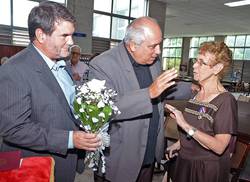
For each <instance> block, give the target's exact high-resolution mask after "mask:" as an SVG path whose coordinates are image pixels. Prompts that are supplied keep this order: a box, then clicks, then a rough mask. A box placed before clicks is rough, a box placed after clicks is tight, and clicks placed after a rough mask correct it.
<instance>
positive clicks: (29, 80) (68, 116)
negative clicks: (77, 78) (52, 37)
mask: <svg viewBox="0 0 250 182" xmlns="http://www.w3.org/2000/svg"><path fill="white" fill-rule="evenodd" d="M0 83H1V88H0V121H1V122H0V136H2V137H3V144H2V146H1V150H2V151H8V150H21V151H22V156H23V157H26V156H37V155H38V156H41V155H50V156H52V157H53V158H54V159H55V175H56V181H59V182H62V181H65V182H66V181H67V182H72V181H74V176H75V170H76V164H77V151H76V150H73V149H72V150H68V149H67V147H68V137H69V130H77V127H76V125H75V123H74V117H73V115H72V112H71V110H70V107H69V105H68V103H67V100H66V98H65V96H64V93H63V91H62V89H61V88H60V86H59V84H58V82H57V80H56V79H55V77H54V75H53V73H52V72H51V71H50V69H49V67H48V66H47V64H46V62H45V61H44V60H43V58H42V57H41V56H40V54H39V53H38V52H37V50H36V49H35V48H34V47H33V45H29V46H28V47H27V48H26V49H24V50H22V51H21V52H19V53H18V54H17V55H15V56H13V57H12V58H11V59H10V62H9V63H8V64H6V65H5V66H1V68H0Z"/></svg>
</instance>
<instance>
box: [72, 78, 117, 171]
mask: <svg viewBox="0 0 250 182" xmlns="http://www.w3.org/2000/svg"><path fill="white" fill-rule="evenodd" d="M76 92H77V93H76V98H75V100H74V111H75V116H76V118H77V119H79V120H80V121H81V122H82V125H81V126H80V127H81V128H83V129H84V130H85V131H87V132H92V133H98V135H99V136H100V138H101V141H102V145H101V147H100V148H98V149H97V150H96V151H95V152H87V156H86V161H87V162H88V163H89V167H90V168H92V169H93V170H97V169H98V166H99V163H100V164H101V171H102V173H105V157H104V154H103V150H104V149H105V147H109V145H110V136H109V134H108V132H107V131H108V121H110V119H111V118H112V116H114V115H117V114H120V111H119V109H118V108H117V107H116V106H115V105H114V100H115V97H116V95H117V93H116V92H115V91H114V90H112V89H107V88H106V87H105V80H103V81H101V80H96V79H93V80H91V81H89V82H86V83H84V84H83V85H80V86H78V87H77V88H76ZM100 159H101V161H100Z"/></svg>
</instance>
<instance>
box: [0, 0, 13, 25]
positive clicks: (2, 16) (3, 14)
mask: <svg viewBox="0 0 250 182" xmlns="http://www.w3.org/2000/svg"><path fill="white" fill-rule="evenodd" d="M10 10H11V9H10V0H4V1H0V24H2V25H10V24H11V19H10V17H11V15H10V12H11V11H10Z"/></svg>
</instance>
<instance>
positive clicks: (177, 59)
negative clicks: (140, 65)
mask: <svg viewBox="0 0 250 182" xmlns="http://www.w3.org/2000/svg"><path fill="white" fill-rule="evenodd" d="M181 52H182V38H167V39H165V40H164V41H163V51H162V57H163V69H164V70H165V69H170V68H173V67H175V68H176V69H177V70H179V67H180V64H181V56H182V55H181Z"/></svg>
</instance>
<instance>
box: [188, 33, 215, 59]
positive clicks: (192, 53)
mask: <svg viewBox="0 0 250 182" xmlns="http://www.w3.org/2000/svg"><path fill="white" fill-rule="evenodd" d="M213 40H214V37H193V38H192V39H191V42H190V49H189V58H196V57H197V55H198V50H199V47H200V44H201V43H203V42H207V41H213Z"/></svg>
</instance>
